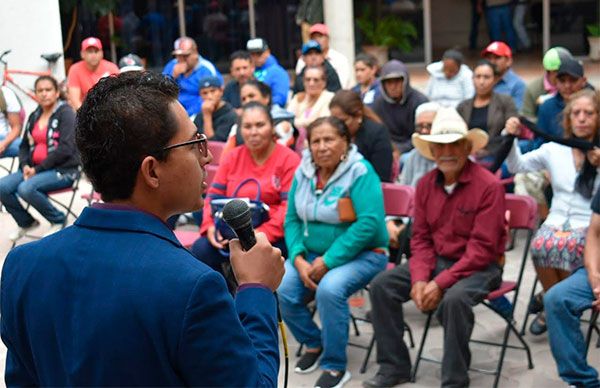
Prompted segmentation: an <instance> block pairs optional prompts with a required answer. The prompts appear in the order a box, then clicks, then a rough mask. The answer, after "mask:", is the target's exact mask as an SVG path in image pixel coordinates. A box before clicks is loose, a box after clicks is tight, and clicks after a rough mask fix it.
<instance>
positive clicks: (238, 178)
mask: <svg viewBox="0 0 600 388" xmlns="http://www.w3.org/2000/svg"><path fill="white" fill-rule="evenodd" d="M299 164H300V157H299V156H298V154H296V153H295V152H294V151H292V150H291V149H289V148H287V147H284V146H282V145H280V144H275V149H274V150H273V153H272V154H271V156H269V158H268V159H267V160H266V161H265V162H264V163H263V164H262V165H260V166H259V165H257V164H256V162H255V161H254V159H252V155H251V154H250V151H249V150H248V147H246V146H244V145H241V146H239V147H236V148H234V149H233V150H231V151H230V152H228V153H227V154H226V155H224V157H223V158H222V159H221V163H220V164H219V168H218V170H217V173H216V175H215V178H214V180H213V182H212V184H211V186H210V188H209V189H208V193H207V196H206V201H205V204H204V212H203V215H202V225H201V227H200V234H202V235H205V234H206V231H207V230H208V227H209V226H211V225H214V220H213V217H212V212H211V209H210V198H211V196H212V195H215V194H216V195H225V196H228V197H231V196H233V192H234V191H235V189H236V188H237V187H238V185H239V184H240V183H241V182H242V181H244V180H245V179H247V178H255V179H257V180H258V182H259V183H260V200H261V201H262V202H264V203H266V204H267V205H269V221H267V222H265V223H264V224H262V225H261V226H259V227H258V228H256V229H257V230H258V231H260V232H263V233H265V234H266V235H267V238H268V239H269V241H270V242H275V241H277V240H280V239H282V238H283V221H284V220H285V212H286V210H287V195H288V191H289V190H290V186H291V185H292V180H293V179H294V172H295V171H296V168H297V167H298V165H299ZM256 193H257V187H256V184H254V183H252V182H249V183H247V184H245V185H244V186H242V188H241V189H240V191H239V192H238V193H237V196H238V197H245V198H250V199H255V198H256Z"/></svg>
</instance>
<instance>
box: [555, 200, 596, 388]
mask: <svg viewBox="0 0 600 388" xmlns="http://www.w3.org/2000/svg"><path fill="white" fill-rule="evenodd" d="M592 211H593V213H592V219H591V221H590V226H589V228H588V231H587V235H586V238H585V240H586V244H585V248H584V254H583V261H584V262H583V264H584V267H581V268H579V269H577V270H575V272H573V274H571V276H569V277H568V278H566V279H565V280H563V281H561V282H560V283H558V284H557V285H555V286H554V287H552V289H551V290H550V291H548V293H547V294H546V296H545V297H544V304H545V305H546V306H547V308H546V314H547V319H548V341H549V342H550V350H552V355H553V356H554V360H555V361H556V366H557V368H558V374H559V375H560V377H561V378H562V379H563V380H564V381H565V383H567V384H568V385H569V386H570V387H598V386H600V381H598V371H597V370H596V369H594V367H593V366H591V365H590V364H589V363H588V362H587V360H586V358H587V357H586V353H585V351H584V349H585V340H584V338H583V334H582V333H581V321H580V320H581V315H582V313H583V312H584V311H585V310H588V309H590V308H593V309H595V310H600V190H597V191H596V195H595V196H594V199H593V201H592Z"/></svg>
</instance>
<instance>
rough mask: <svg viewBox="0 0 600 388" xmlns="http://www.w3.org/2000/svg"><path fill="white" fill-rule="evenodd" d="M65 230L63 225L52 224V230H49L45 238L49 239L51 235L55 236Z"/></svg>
mask: <svg viewBox="0 0 600 388" xmlns="http://www.w3.org/2000/svg"><path fill="white" fill-rule="evenodd" d="M62 228H63V224H62V223H61V224H51V225H50V229H48V231H47V232H46V233H44V236H43V237H48V236H50V235H51V234H54V233H56V232H58V231H59V230H61V229H62Z"/></svg>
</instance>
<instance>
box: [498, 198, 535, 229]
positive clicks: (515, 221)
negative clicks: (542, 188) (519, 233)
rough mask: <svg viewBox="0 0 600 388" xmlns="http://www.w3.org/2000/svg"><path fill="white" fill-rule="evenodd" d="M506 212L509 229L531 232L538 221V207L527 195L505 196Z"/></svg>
mask: <svg viewBox="0 0 600 388" xmlns="http://www.w3.org/2000/svg"><path fill="white" fill-rule="evenodd" d="M504 198H505V202H506V210H508V211H509V212H510V217H509V221H508V227H509V228H510V229H529V230H533V229H535V228H536V226H537V221H538V205H537V202H535V200H534V199H533V198H532V197H530V196H528V195H516V194H506V195H505V197H504Z"/></svg>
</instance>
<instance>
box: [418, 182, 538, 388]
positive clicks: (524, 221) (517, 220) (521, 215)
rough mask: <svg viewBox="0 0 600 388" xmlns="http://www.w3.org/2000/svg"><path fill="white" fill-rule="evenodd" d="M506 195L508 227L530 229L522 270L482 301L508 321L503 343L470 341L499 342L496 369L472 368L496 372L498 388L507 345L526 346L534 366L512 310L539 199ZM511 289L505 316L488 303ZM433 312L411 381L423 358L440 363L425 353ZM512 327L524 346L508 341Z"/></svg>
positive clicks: (508, 346)
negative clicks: (508, 311) (510, 309)
mask: <svg viewBox="0 0 600 388" xmlns="http://www.w3.org/2000/svg"><path fill="white" fill-rule="evenodd" d="M505 198H506V209H507V210H508V211H509V212H510V219H509V228H510V229H514V230H519V229H523V230H526V231H527V238H526V241H525V247H524V248H523V255H522V256H521V264H520V267H519V272H518V276H517V279H516V281H502V284H501V285H500V287H499V288H498V289H497V290H494V291H492V292H490V293H489V294H488V295H487V297H486V300H485V301H483V302H481V304H483V305H484V306H486V307H487V308H489V309H490V310H492V311H493V312H495V313H496V314H497V315H498V316H499V317H501V318H502V319H503V320H504V321H505V322H506V329H505V330H504V335H503V338H502V342H501V343H498V342H490V341H481V340H475V339H471V342H475V343H479V344H484V345H491V346H498V347H500V348H501V350H500V357H499V360H498V364H497V366H496V369H495V370H484V369H479V368H470V370H472V371H475V372H480V373H484V374H490V375H494V376H495V379H494V388H496V387H497V386H498V383H499V381H500V374H501V372H502V366H503V363H504V356H505V353H506V349H507V348H510V349H521V350H525V352H526V353H527V361H528V368H529V369H533V361H532V359H531V350H530V349H529V346H528V345H527V343H526V342H525V340H524V339H523V337H522V336H521V334H520V333H519V332H518V331H517V329H516V328H515V326H514V325H513V323H512V320H513V314H514V306H516V304H517V298H518V296H519V289H520V287H521V281H522V280H523V272H524V270H525V264H526V262H527V257H528V256H529V246H530V244H531V239H532V237H533V233H534V231H535V228H536V226H537V203H536V202H535V200H534V199H533V198H531V197H529V196H521V195H515V194H506V197H505ZM509 292H514V296H513V300H512V305H513V309H512V311H511V312H510V316H509V317H505V316H504V315H503V314H502V313H501V312H500V311H499V310H496V309H495V308H494V306H492V305H491V304H490V303H489V301H490V300H492V299H496V298H499V297H501V296H504V295H506V294H508V293H509ZM432 316H433V312H430V313H429V314H428V316H427V321H426V322H425V330H424V331H423V337H422V338H421V345H420V346H419V350H418V352H417V357H416V359H415V365H414V367H413V371H412V374H411V381H412V382H415V381H416V377H417V371H418V368H419V364H420V362H421V360H423V361H429V362H434V363H438V364H439V363H440V361H439V360H434V359H431V358H427V357H424V356H423V349H424V347H425V340H426V339H427V333H428V331H429V325H430V323H431V318H432ZM511 331H512V332H513V333H514V334H515V336H516V337H517V339H518V340H519V342H521V344H522V346H515V345H509V344H508V339H509V335H510V333H511Z"/></svg>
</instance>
